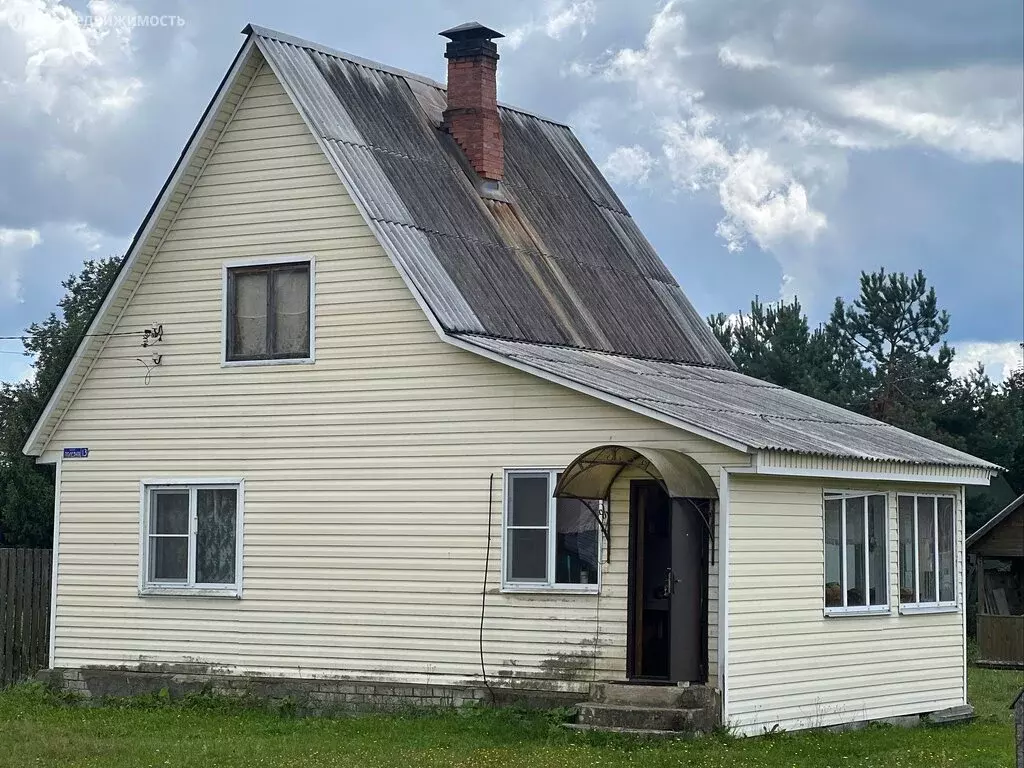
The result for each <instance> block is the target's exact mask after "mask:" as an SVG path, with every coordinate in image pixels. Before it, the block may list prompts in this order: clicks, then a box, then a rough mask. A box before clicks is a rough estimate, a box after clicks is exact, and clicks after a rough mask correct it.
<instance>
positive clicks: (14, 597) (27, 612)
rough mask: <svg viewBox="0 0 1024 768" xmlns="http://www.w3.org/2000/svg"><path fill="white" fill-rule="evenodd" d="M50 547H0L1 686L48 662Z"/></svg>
mask: <svg viewBox="0 0 1024 768" xmlns="http://www.w3.org/2000/svg"><path fill="white" fill-rule="evenodd" d="M52 555H53V553H52V552H51V551H50V550H49V549H0V688H3V687H4V686H7V685H10V684H11V683H15V682H17V681H18V680H21V679H23V678H26V677H28V676H29V675H32V674H33V673H34V672H36V671H37V670H39V669H42V668H43V667H45V666H47V663H48V659H47V655H48V653H49V645H50V637H49V634H50V567H51V562H52Z"/></svg>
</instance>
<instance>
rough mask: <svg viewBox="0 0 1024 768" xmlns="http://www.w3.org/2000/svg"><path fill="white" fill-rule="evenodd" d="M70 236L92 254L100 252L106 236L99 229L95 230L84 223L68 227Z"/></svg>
mask: <svg viewBox="0 0 1024 768" xmlns="http://www.w3.org/2000/svg"><path fill="white" fill-rule="evenodd" d="M67 231H68V234H70V235H71V236H72V237H73V238H74V239H75V240H77V241H78V242H79V243H81V245H82V246H83V247H84V248H85V250H87V251H89V252H90V253H95V252H96V251H98V250H100V247H101V246H102V244H103V240H104V235H103V233H102V232H100V231H99V230H97V229H93V228H92V227H90V226H89V225H88V224H86V223H85V222H84V221H79V222H75V223H73V224H68V225H67Z"/></svg>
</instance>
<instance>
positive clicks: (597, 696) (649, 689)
mask: <svg viewBox="0 0 1024 768" xmlns="http://www.w3.org/2000/svg"><path fill="white" fill-rule="evenodd" d="M592 693H593V699H594V701H595V702H600V703H602V704H628V705H633V706H638V707H669V708H679V709H712V710H715V711H718V709H719V706H720V705H719V699H718V691H716V690H715V689H714V688H710V687H708V686H706V685H689V686H685V685H635V684H633V683H614V682H604V683H595V684H594V686H593V688H592Z"/></svg>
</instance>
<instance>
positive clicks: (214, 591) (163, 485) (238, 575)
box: [139, 477, 245, 598]
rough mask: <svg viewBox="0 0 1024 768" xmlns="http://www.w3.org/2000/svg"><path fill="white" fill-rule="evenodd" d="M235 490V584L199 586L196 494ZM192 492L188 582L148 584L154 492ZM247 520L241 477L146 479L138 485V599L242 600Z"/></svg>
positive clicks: (190, 497)
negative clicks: (174, 597) (243, 542)
mask: <svg viewBox="0 0 1024 768" xmlns="http://www.w3.org/2000/svg"><path fill="white" fill-rule="evenodd" d="M217 489H220V490H234V491H236V492H237V494H238V499H237V503H236V507H235V581H234V583H233V584H197V583H196V581H195V573H196V564H195V551H196V524H197V514H196V492H197V491H199V490H217ZM164 490H168V491H178V492H181V491H183V490H187V491H188V492H189V515H188V517H189V523H188V539H189V544H188V578H187V579H186V580H185V581H183V582H163V581H161V582H154V581H150V580H149V527H150V517H151V516H150V500H151V499H152V497H153V492H154V491H164ZM244 519H245V480H244V479H242V478H239V477H170V478H145V479H143V480H142V481H141V482H140V483H139V595H140V596H153V595H163V596H180V597H230V598H240V597H241V596H242V539H243V532H244Z"/></svg>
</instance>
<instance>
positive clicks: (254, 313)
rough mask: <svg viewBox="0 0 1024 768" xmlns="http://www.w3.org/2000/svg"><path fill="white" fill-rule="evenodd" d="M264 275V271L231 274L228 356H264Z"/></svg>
mask: <svg viewBox="0 0 1024 768" xmlns="http://www.w3.org/2000/svg"><path fill="white" fill-rule="evenodd" d="M267 275H268V273H267V272H265V271H264V272H242V271H238V272H235V273H234V274H233V277H232V280H233V284H234V292H235V305H234V307H233V308H232V309H233V311H234V319H235V333H234V338H233V339H232V342H233V345H232V347H231V348H230V349H229V350H228V356H229V357H232V358H237V359H242V360H250V359H252V358H256V357H266V356H267Z"/></svg>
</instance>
